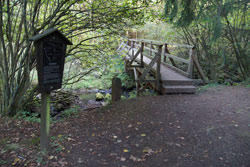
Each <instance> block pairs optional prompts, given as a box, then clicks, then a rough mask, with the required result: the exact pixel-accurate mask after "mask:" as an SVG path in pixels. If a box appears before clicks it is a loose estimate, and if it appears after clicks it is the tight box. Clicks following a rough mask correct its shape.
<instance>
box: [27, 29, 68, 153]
mask: <svg viewBox="0 0 250 167" xmlns="http://www.w3.org/2000/svg"><path fill="white" fill-rule="evenodd" d="M30 41H34V45H35V49H36V50H35V52H36V58H37V59H36V60H37V73H38V87H39V91H40V92H41V94H42V105H41V136H40V143H41V150H48V147H49V138H50V92H51V91H52V90H56V89H60V88H61V87H62V78H63V69H64V63H65V53H66V46H67V45H72V43H71V42H70V41H69V40H68V39H67V38H66V37H65V36H64V35H63V34H62V33H61V32H60V31H58V30H57V29H56V28H51V29H48V30H46V31H45V32H44V33H42V34H37V35H35V36H34V37H32V38H30Z"/></svg>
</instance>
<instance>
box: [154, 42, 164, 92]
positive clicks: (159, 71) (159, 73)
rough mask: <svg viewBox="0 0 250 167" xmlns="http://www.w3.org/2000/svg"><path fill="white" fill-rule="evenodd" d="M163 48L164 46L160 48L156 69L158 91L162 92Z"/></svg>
mask: <svg viewBox="0 0 250 167" xmlns="http://www.w3.org/2000/svg"><path fill="white" fill-rule="evenodd" d="M162 47H163V45H159V46H158V53H157V55H156V56H159V58H158V60H157V68H156V83H155V86H156V91H157V92H161V83H160V82H161V54H162Z"/></svg>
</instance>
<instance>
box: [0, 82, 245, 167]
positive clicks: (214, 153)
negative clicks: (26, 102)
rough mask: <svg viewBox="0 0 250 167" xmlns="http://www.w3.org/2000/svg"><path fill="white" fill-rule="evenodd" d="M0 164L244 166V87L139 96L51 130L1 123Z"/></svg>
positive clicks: (78, 116) (51, 166) (22, 123)
mask: <svg viewBox="0 0 250 167" xmlns="http://www.w3.org/2000/svg"><path fill="white" fill-rule="evenodd" d="M0 121H1V123H0V166H3V167H5V166H6V167H7V166H39V165H40V166H49V167H63V166H69V167H71V166H72V167H83V166H84V167H102V166H108V167H113V166H114V167H156V166H160V167H201V166H202V167H210V166H213V167H223V166H226V167H229V166H230V167H236V166H237V167H249V166H250V88H246V87H243V86H235V87H232V86H218V87H213V88H208V89H206V90H204V91H199V92H197V93H196V94H192V95H164V96H145V97H139V98H137V99H131V100H124V101H119V102H117V103H115V104H113V105H108V106H106V107H102V108H97V109H92V110H83V111H81V112H79V113H78V114H76V115H73V116H70V117H67V118H65V119H64V120H63V121H61V122H56V123H53V124H52V126H51V147H50V151H49V153H48V154H47V155H46V156H44V155H43V153H42V152H38V150H39V138H38V137H39V124H37V123H29V122H25V121H20V120H14V119H3V118H2V119H1V118H0Z"/></svg>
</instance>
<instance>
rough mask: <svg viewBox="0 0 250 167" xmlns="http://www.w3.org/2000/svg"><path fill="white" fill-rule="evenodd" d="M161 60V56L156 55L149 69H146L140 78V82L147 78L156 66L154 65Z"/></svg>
mask: <svg viewBox="0 0 250 167" xmlns="http://www.w3.org/2000/svg"><path fill="white" fill-rule="evenodd" d="M159 58H160V56H158V55H156V56H155V57H154V58H153V59H152V61H151V62H150V63H149V65H148V66H147V68H146V69H145V71H143V73H142V75H141V76H140V77H139V79H140V80H143V79H144V78H145V76H146V75H147V74H148V72H149V71H150V70H151V69H152V67H153V66H154V64H155V63H156V61H157V60H158V59H159Z"/></svg>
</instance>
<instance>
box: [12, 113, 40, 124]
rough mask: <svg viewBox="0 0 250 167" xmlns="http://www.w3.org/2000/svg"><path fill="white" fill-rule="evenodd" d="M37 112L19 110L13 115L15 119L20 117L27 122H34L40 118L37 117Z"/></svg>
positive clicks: (37, 121)
mask: <svg viewBox="0 0 250 167" xmlns="http://www.w3.org/2000/svg"><path fill="white" fill-rule="evenodd" d="M38 115H39V114H38V113H30V112H27V111H20V112H18V114H17V115H16V116H15V118H16V119H21V120H25V121H27V122H36V123H40V122H41V119H40V118H39V117H38Z"/></svg>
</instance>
